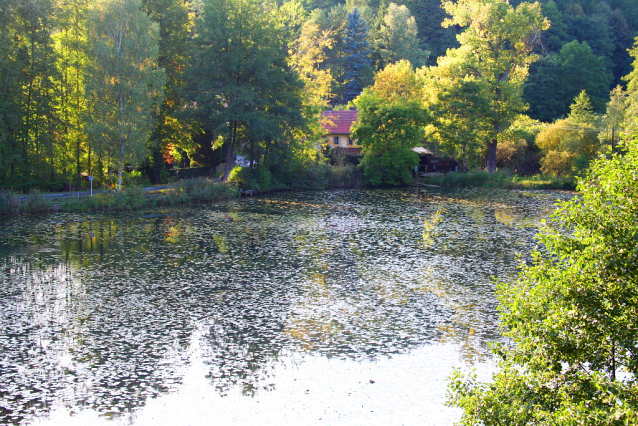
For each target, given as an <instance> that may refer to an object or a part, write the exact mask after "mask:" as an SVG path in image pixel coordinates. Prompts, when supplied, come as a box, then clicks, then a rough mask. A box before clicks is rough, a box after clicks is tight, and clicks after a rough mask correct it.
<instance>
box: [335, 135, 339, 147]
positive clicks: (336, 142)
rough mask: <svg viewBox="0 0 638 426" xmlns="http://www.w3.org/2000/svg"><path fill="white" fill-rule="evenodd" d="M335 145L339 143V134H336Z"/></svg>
mask: <svg viewBox="0 0 638 426" xmlns="http://www.w3.org/2000/svg"><path fill="white" fill-rule="evenodd" d="M335 145H339V136H335Z"/></svg>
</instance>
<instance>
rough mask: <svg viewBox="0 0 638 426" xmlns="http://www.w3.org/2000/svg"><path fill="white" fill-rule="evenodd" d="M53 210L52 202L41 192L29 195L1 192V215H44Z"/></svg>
mask: <svg viewBox="0 0 638 426" xmlns="http://www.w3.org/2000/svg"><path fill="white" fill-rule="evenodd" d="M52 209H53V204H52V203H51V201H50V200H48V199H47V198H46V197H45V196H44V194H42V193H41V192H39V191H33V192H32V193H31V194H29V195H20V194H16V193H15V192H10V191H0V214H2V215H10V214H29V213H42V212H47V211H50V210H52Z"/></svg>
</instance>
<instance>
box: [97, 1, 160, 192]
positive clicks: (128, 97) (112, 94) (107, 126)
mask: <svg viewBox="0 0 638 426" xmlns="http://www.w3.org/2000/svg"><path fill="white" fill-rule="evenodd" d="M140 6H141V3H140V2H139V0H102V1H100V2H98V3H96V4H95V5H94V8H93V9H92V10H91V13H90V15H89V20H88V31H89V59H90V66H89V69H88V71H87V72H88V75H87V80H88V81H87V88H86V89H87V97H88V99H89V101H90V102H91V108H89V115H88V117H87V121H88V123H87V132H88V134H89V137H90V143H91V145H92V147H93V150H94V151H95V152H97V153H98V155H99V156H100V157H101V158H102V161H105V162H107V164H109V165H112V166H114V168H116V169H117V170H118V172H119V178H120V181H121V178H122V172H123V169H124V167H125V165H126V164H132V165H137V164H139V163H140V162H141V161H142V160H143V159H144V158H145V157H146V154H147V141H148V136H149V133H150V131H151V130H152V129H153V127H154V124H155V122H156V119H157V117H156V112H157V110H158V108H159V105H160V104H161V102H162V98H163V94H164V84H165V82H166V75H165V72H164V70H163V69H162V68H158V66H157V59H158V56H159V45H158V38H159V28H158V26H157V25H156V24H154V23H152V22H151V20H150V19H149V17H148V16H147V15H146V13H144V12H142V11H141V10H140ZM119 184H120V185H121V182H119Z"/></svg>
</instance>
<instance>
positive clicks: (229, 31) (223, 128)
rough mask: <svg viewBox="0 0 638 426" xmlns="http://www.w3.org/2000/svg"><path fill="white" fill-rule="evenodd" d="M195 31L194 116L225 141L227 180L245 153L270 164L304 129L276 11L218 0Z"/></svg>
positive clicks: (253, 2)
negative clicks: (237, 158) (240, 154)
mask: <svg viewBox="0 0 638 426" xmlns="http://www.w3.org/2000/svg"><path fill="white" fill-rule="evenodd" d="M273 7H274V6H273ZM196 29H197V36H196V38H195V45H196V49H195V51H194V52H195V54H194V57H193V62H192V64H191V68H190V74H189V81H190V83H191V84H190V89H191V96H192V100H193V101H194V102H196V104H197V108H196V109H195V110H194V113H195V115H196V116H197V118H198V119H199V120H200V121H201V122H203V123H206V130H208V131H209V132H210V133H211V134H212V135H213V136H214V137H215V138H216V137H217V136H219V135H221V136H223V138H224V146H225V150H226V155H225V162H226V170H225V171H224V176H225V177H227V176H228V174H229V173H230V170H231V168H232V166H233V163H234V160H235V154H236V152H237V151H239V148H240V147H242V148H243V150H244V154H245V155H246V156H247V157H248V158H249V159H250V160H251V161H253V162H254V161H256V162H258V163H262V164H263V163H264V162H267V161H272V160H271V159H269V158H267V156H268V155H270V154H273V153H275V152H277V151H279V150H281V149H283V147H282V145H287V143H288V142H290V139H291V134H290V133H291V132H292V131H294V129H297V128H298V127H300V125H301V123H302V122H303V118H302V101H301V99H302V98H301V89H302V87H303V85H302V83H301V81H300V80H299V78H298V75H297V73H295V72H293V71H292V70H291V69H290V67H289V66H288V63H287V58H286V56H285V53H286V50H285V49H284V48H283V46H284V43H285V41H286V40H285V35H286V32H287V31H286V29H285V28H284V27H282V26H281V25H280V22H279V19H278V15H277V9H276V8H275V9H273V10H263V8H262V4H261V2H259V1H257V0H249V1H240V0H212V1H210V2H206V3H205V4H204V8H203V10H202V12H201V15H200V17H199V20H198V21H197V26H196Z"/></svg>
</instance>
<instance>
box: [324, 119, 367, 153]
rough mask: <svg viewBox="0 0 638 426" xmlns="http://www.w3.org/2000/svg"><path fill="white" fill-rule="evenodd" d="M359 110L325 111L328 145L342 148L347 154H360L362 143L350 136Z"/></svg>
mask: <svg viewBox="0 0 638 426" xmlns="http://www.w3.org/2000/svg"><path fill="white" fill-rule="evenodd" d="M358 113H359V111H356V110H348V111H333V110H330V111H324V112H323V113H322V114H321V115H322V122H323V127H324V128H325V129H326V131H327V134H326V139H327V141H328V146H330V147H333V148H341V149H343V150H344V151H345V153H346V154H352V155H358V154H360V153H361V148H362V147H361V145H359V144H358V143H357V140H356V139H352V138H351V137H350V135H351V133H352V125H353V124H354V123H355V122H356V121H357V115H358Z"/></svg>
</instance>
